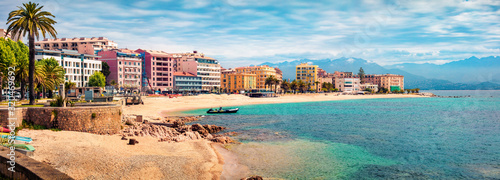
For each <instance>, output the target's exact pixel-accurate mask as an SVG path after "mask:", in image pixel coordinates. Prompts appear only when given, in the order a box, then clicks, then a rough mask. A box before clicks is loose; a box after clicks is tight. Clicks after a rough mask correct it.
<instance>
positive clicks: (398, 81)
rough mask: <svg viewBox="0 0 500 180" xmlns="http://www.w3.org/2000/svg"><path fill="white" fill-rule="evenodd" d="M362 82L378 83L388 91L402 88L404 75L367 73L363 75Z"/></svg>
mask: <svg viewBox="0 0 500 180" xmlns="http://www.w3.org/2000/svg"><path fill="white" fill-rule="evenodd" d="M363 81H364V83H371V84H376V85H378V88H380V87H383V88H386V89H388V90H390V91H393V90H404V76H403V75H397V74H368V75H365V76H364V77H363Z"/></svg>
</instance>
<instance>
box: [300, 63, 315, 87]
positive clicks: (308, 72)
mask: <svg viewBox="0 0 500 180" xmlns="http://www.w3.org/2000/svg"><path fill="white" fill-rule="evenodd" d="M295 74H296V79H297V81H298V80H301V81H303V82H304V83H306V84H307V83H310V84H311V88H312V89H316V84H314V82H316V81H318V65H309V64H307V63H301V64H300V65H297V66H296V73H295Z"/></svg>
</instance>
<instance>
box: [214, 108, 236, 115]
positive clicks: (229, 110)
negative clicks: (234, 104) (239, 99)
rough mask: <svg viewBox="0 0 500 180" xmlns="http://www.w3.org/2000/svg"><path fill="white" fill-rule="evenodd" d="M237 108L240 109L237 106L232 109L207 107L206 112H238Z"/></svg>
mask: <svg viewBox="0 0 500 180" xmlns="http://www.w3.org/2000/svg"><path fill="white" fill-rule="evenodd" d="M238 110H240V109H239V108H234V109H222V108H219V109H209V110H208V111H207V113H209V114H215V113H236V112H238Z"/></svg>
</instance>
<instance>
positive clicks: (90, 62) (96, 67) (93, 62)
mask: <svg viewBox="0 0 500 180" xmlns="http://www.w3.org/2000/svg"><path fill="white" fill-rule="evenodd" d="M45 58H54V59H55V60H56V61H57V62H58V63H59V65H60V66H62V67H63V68H64V71H65V72H66V74H65V76H64V79H65V81H66V82H69V81H71V82H74V83H76V87H87V86H88V82H89V77H90V76H91V75H92V74H94V73H95V72H98V71H101V70H102V67H101V61H100V60H97V58H98V56H94V55H87V54H80V53H78V52H77V51H73V50H61V51H54V50H45V49H41V48H37V49H36V54H35V59H36V60H37V61H40V60H42V59H45Z"/></svg>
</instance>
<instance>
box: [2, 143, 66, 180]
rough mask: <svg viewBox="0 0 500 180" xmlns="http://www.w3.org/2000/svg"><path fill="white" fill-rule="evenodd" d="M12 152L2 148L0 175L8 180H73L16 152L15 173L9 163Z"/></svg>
mask: <svg viewBox="0 0 500 180" xmlns="http://www.w3.org/2000/svg"><path fill="white" fill-rule="evenodd" d="M9 153H10V150H9V149H8V148H6V147H3V146H0V174H2V176H3V177H5V178H6V179H19V180H28V179H29V180H33V179H35V180H37V179H61V180H63V179H73V178H71V177H70V176H68V175H66V174H64V173H62V172H61V171H58V170H57V169H54V168H53V167H51V166H49V165H47V164H45V163H41V162H38V161H36V160H33V159H31V158H29V157H27V156H25V155H24V154H22V153H21V152H18V151H16V152H15V153H16V155H15V157H16V158H15V160H14V162H15V167H14V171H15V172H12V171H9V170H8V168H10V167H11V165H10V164H9V163H8V161H9V160H10V156H8V155H7V154H9Z"/></svg>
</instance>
